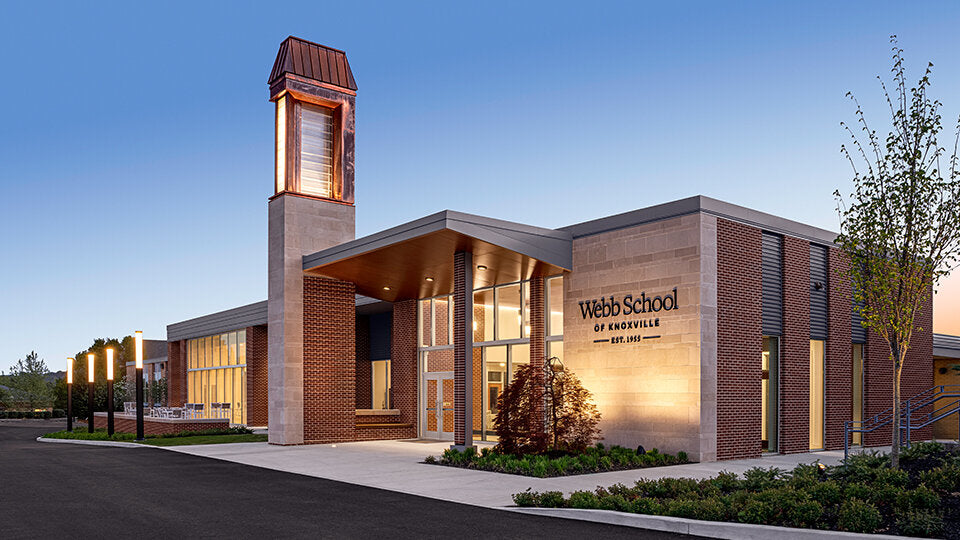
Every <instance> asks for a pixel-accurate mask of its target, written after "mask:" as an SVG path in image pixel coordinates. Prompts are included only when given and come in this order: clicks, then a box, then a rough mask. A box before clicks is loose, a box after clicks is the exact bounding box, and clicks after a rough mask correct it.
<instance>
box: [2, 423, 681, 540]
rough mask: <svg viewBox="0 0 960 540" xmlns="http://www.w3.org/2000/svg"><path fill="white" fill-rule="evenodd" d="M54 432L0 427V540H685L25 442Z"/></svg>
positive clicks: (130, 451) (133, 453)
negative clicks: (455, 539)
mask: <svg viewBox="0 0 960 540" xmlns="http://www.w3.org/2000/svg"><path fill="white" fill-rule="evenodd" d="M63 424H64V423H63V422H57V421H16V420H14V421H10V420H0V538H4V539H5V540H12V539H16V538H51V537H59V538H63V537H68V538H111V537H141V538H220V537H230V538H305V537H309V538H318V537H320V538H378V539H383V538H424V537H428V538H432V537H441V536H459V537H464V538H494V537H496V538H604V539H607V538H628V537H629V538H651V539H666V538H671V539H676V538H692V537H687V536H683V535H675V534H669V533H661V532H648V531H641V530H638V529H630V528H624V527H617V526H613V525H603V524H596V523H589V522H583V521H573V520H564V519H556V518H545V517H540V516H528V515H522V514H516V513H513V512H505V511H501V510H494V509H487V508H481V507H475V506H470V505H463V504H457V503H451V502H444V501H439V500H435V499H429V498H424V497H418V496H415V495H407V494H402V493H396V492H392V491H385V490H379V489H374V488H368V487H363V486H356V485H352V484H347V483H342V482H336V481H332V480H325V479H320V478H311V477H306V476H301V475H297V474H291V473H285V472H279V471H273V470H267V469H262V468H259V467H251V466H248V465H241V464H237V463H230V462H226V461H220V460H214V459H209V458H203V457H198V456H192V455H186V454H180V453H176V452H169V451H165V450H160V449H155V448H142V449H141V448H110V447H94V446H80V445H72V444H49V443H39V442H36V440H35V438H36V437H37V436H39V435H41V434H43V433H46V432H49V431H55V430H57V429H63ZM371 466H372V467H373V466H375V464H371Z"/></svg>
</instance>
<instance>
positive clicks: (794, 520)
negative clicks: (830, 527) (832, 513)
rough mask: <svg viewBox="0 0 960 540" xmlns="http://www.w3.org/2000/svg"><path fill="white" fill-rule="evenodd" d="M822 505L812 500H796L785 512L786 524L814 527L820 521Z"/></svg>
mask: <svg viewBox="0 0 960 540" xmlns="http://www.w3.org/2000/svg"><path fill="white" fill-rule="evenodd" d="M822 515H823V506H822V505H821V504H820V503H819V502H817V501H812V500H805V501H800V502H798V503H797V504H796V505H795V506H793V507H792V508H791V509H790V511H789V512H787V520H786V521H785V524H786V525H789V526H791V527H814V526H816V525H817V524H818V523H819V522H820V517H821V516H822Z"/></svg>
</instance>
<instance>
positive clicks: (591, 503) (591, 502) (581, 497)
mask: <svg viewBox="0 0 960 540" xmlns="http://www.w3.org/2000/svg"><path fill="white" fill-rule="evenodd" d="M567 506H569V507H570V508H579V509H595V508H598V507H599V506H600V501H599V499H597V495H596V494H595V493H593V492H592V491H574V492H573V493H571V494H570V498H569V499H568V500H567Z"/></svg>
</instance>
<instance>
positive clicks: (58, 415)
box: [53, 409, 67, 418]
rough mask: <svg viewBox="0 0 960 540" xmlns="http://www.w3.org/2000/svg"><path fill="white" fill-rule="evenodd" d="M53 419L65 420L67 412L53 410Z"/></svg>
mask: <svg viewBox="0 0 960 540" xmlns="http://www.w3.org/2000/svg"><path fill="white" fill-rule="evenodd" d="M53 417H54V418H66V417H67V411H65V410H63V409H54V410H53Z"/></svg>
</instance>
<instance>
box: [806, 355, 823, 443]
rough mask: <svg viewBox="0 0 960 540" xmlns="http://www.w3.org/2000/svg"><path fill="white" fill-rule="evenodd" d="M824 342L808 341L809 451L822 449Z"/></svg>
mask: <svg viewBox="0 0 960 540" xmlns="http://www.w3.org/2000/svg"><path fill="white" fill-rule="evenodd" d="M825 345H826V341H823V340H819V339H814V340H810V449H811V450H820V449H822V448H823V427H824V417H823V413H824V410H823V409H824V407H823V405H824V403H823V399H824V388H823V384H824V362H825V358H824V353H825V349H826V347H825Z"/></svg>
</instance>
